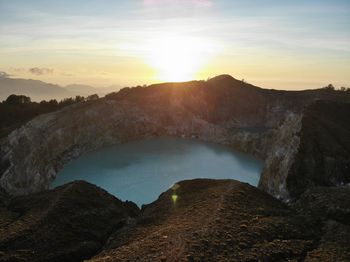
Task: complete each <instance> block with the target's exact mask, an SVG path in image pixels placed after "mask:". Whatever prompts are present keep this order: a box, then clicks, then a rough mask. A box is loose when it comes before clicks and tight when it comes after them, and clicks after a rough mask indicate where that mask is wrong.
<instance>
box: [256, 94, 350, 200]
mask: <svg viewBox="0 0 350 262" xmlns="http://www.w3.org/2000/svg"><path fill="white" fill-rule="evenodd" d="M349 116H350V103H339V102H330V101H318V102H316V103H314V104H312V105H311V106H309V107H307V108H306V110H305V111H304V112H303V114H302V115H295V114H291V115H289V116H288V117H287V118H286V119H285V121H284V122H283V124H282V125H281V126H280V127H279V128H278V129H276V130H275V131H274V135H273V139H272V147H271V150H270V153H269V154H268V155H267V157H266V165H265V168H264V170H263V172H262V175H261V179H260V183H259V187H260V188H261V189H263V190H264V191H267V192H269V193H270V194H272V195H274V196H277V197H279V198H282V199H285V200H288V199H290V198H297V197H299V196H300V194H302V193H303V192H304V191H305V190H306V189H308V188H312V187H315V186H339V185H344V184H348V183H350V121H349Z"/></svg>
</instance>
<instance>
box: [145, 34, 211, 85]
mask: <svg viewBox="0 0 350 262" xmlns="http://www.w3.org/2000/svg"><path fill="white" fill-rule="evenodd" d="M209 57H210V44H209V43H208V42H207V41H205V40H201V39H196V38H193V37H184V36H166V37H161V38H158V39H154V40H152V41H150V42H149V45H148V47H147V57H146V60H147V63H149V65H150V66H151V67H152V68H153V69H154V70H155V71H156V74H157V75H156V78H157V79H158V80H161V81H171V82H179V81H186V80H190V79H194V78H195V77H196V76H197V75H198V72H199V70H200V69H201V68H202V67H203V66H204V65H205V63H207V62H208V60H209Z"/></svg>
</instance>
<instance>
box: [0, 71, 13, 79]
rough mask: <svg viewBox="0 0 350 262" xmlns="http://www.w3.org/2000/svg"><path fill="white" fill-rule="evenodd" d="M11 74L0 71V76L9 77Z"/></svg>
mask: <svg viewBox="0 0 350 262" xmlns="http://www.w3.org/2000/svg"><path fill="white" fill-rule="evenodd" d="M10 76H11V75H9V74H8V73H6V72H4V71H0V78H9V77H10Z"/></svg>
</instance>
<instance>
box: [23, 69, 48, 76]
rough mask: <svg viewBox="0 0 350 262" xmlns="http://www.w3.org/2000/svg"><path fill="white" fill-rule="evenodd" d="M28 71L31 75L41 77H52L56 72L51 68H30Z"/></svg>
mask: <svg viewBox="0 0 350 262" xmlns="http://www.w3.org/2000/svg"><path fill="white" fill-rule="evenodd" d="M28 71H29V73H31V74H33V75H37V76H40V75H51V74H53V71H54V70H53V69H51V68H44V67H43V68H39V67H33V68H30V69H29V70H28Z"/></svg>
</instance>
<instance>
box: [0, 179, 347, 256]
mask: <svg viewBox="0 0 350 262" xmlns="http://www.w3.org/2000/svg"><path fill="white" fill-rule="evenodd" d="M175 195H176V196H177V197H174V196H175ZM57 198H58V199H59V201H57ZM327 199H328V201H325V200H327ZM348 199H350V188H348V187H344V188H342V190H340V191H339V190H338V188H337V189H336V190H335V189H334V190H333V189H330V188H319V189H315V190H313V191H307V192H305V193H304V195H303V196H302V197H301V198H300V200H299V202H297V203H295V205H294V206H292V207H288V206H286V205H285V204H284V203H282V202H280V201H279V200H277V199H275V198H273V197H272V196H270V195H268V194H267V193H264V192H263V191H261V190H259V189H257V188H255V187H252V186H250V185H248V184H244V183H241V182H238V181H234V180H208V179H195V180H189V181H182V182H179V183H177V184H176V185H175V186H173V188H171V189H169V190H168V191H166V192H164V193H162V194H161V195H160V196H159V198H158V200H156V201H155V202H153V203H151V204H149V205H146V206H144V207H143V208H142V210H141V211H139V210H138V209H137V208H135V207H134V206H133V205H132V204H131V203H122V202H120V201H119V200H118V199H116V198H114V197H112V196H110V195H108V194H107V193H106V192H105V191H103V190H101V189H99V188H97V187H95V186H92V185H89V184H87V183H84V182H74V183H71V184H68V185H65V186H62V187H60V188H58V189H55V190H52V191H45V192H43V193H40V194H34V195H28V196H23V197H15V198H13V199H12V200H8V198H7V202H2V206H1V209H2V212H1V213H0V218H1V220H0V221H1V224H0V250H1V251H0V261H81V260H83V259H87V260H88V261H349V260H348V258H349V257H350V256H349V255H350V245H349V243H350V230H349V222H348V221H349V219H348V218H349V210H350V202H349V201H348ZM337 200H341V201H339V202H338V204H337V205H334V203H333V201H337ZM56 201H57V203H54V202H56ZM320 203H321V204H322V205H321V206H319V204H320ZM320 209H323V210H327V211H326V212H323V214H324V215H320V213H322V212H321V210H320ZM334 210H336V212H335V211H334ZM135 214H137V215H136V216H135Z"/></svg>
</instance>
